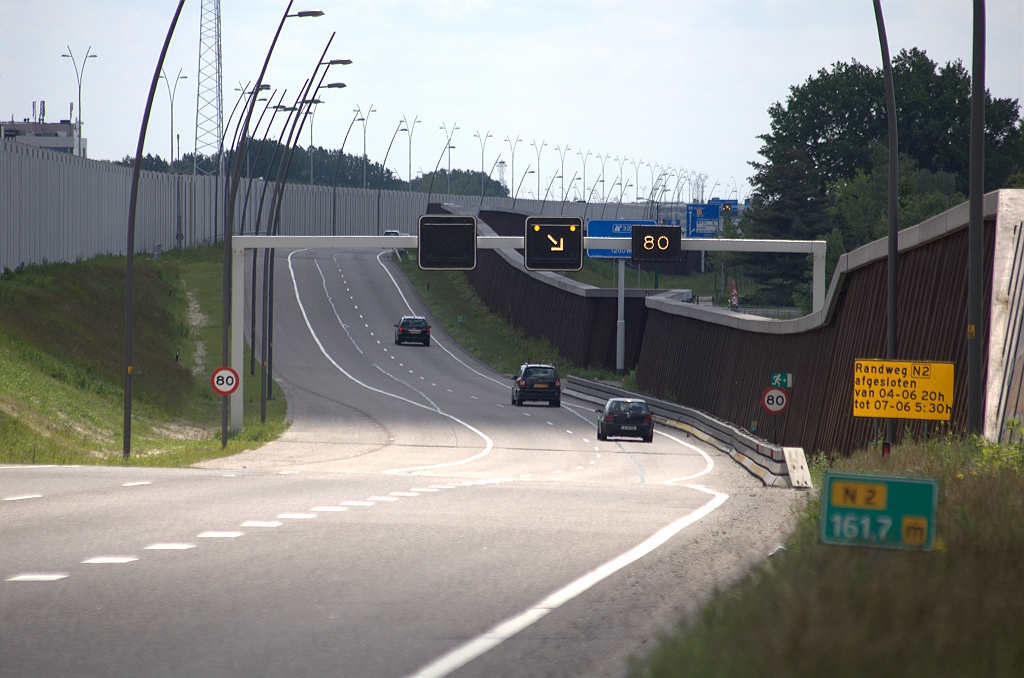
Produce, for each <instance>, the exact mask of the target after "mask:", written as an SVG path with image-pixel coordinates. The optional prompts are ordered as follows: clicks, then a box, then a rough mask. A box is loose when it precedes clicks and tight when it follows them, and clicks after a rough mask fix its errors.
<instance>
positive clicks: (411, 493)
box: [388, 490, 429, 497]
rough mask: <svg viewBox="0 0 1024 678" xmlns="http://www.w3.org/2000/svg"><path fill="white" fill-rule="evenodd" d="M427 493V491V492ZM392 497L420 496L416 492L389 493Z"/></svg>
mask: <svg viewBox="0 0 1024 678" xmlns="http://www.w3.org/2000/svg"><path fill="white" fill-rule="evenodd" d="M428 491H429V490H428ZM388 494H390V495H391V496H392V497H418V496H420V495H419V493H417V492H389V493H388Z"/></svg>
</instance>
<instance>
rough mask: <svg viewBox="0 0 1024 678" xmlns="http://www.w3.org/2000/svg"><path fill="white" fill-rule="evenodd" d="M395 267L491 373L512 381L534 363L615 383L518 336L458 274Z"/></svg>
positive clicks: (408, 264)
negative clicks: (509, 378) (522, 370)
mask: <svg viewBox="0 0 1024 678" xmlns="http://www.w3.org/2000/svg"><path fill="white" fill-rule="evenodd" d="M396 262H397V263H398V265H399V266H400V267H401V269H402V270H403V271H404V272H405V274H406V276H408V278H409V281H410V282H411V283H412V285H413V287H415V288H416V292H417V293H418V294H419V295H420V297H421V298H422V299H423V301H424V303H426V305H427V307H428V308H429V309H430V312H431V314H433V316H434V318H436V319H437V322H438V323H440V325H441V327H443V328H444V330H445V331H446V332H448V334H450V335H451V336H452V338H453V339H455V341H457V342H458V343H459V344H460V345H461V346H462V347H463V348H465V349H466V350H467V351H469V352H470V353H472V354H473V355H474V356H476V357H477V358H478V359H479V360H480V361H481V362H483V363H485V364H487V365H489V366H490V367H491V368H493V369H494V370H496V371H498V372H501V373H504V374H509V375H511V374H515V372H516V371H517V370H518V369H519V366H520V365H522V364H523V363H525V362H528V361H532V362H540V363H548V364H551V365H554V366H555V367H556V368H558V373H559V374H561V375H563V376H564V375H567V374H574V375H576V376H580V377H584V378H587V379H612V380H613V379H615V378H616V377H615V374H614V372H612V371H611V370H605V369H595V368H585V367H580V366H577V365H573V364H572V363H571V362H569V360H568V359H566V358H565V357H563V356H562V355H561V354H559V352H558V350H557V349H556V348H555V347H554V346H552V345H551V342H549V341H547V340H545V339H530V338H527V337H525V336H524V335H523V333H522V331H521V330H518V329H516V328H515V327H513V326H512V324H511V323H509V322H508V321H506V320H505V319H504V318H502V317H501V316H499V315H497V314H496V313H491V311H490V310H489V309H488V308H487V305H486V304H484V302H483V300H482V299H480V297H478V296H477V294H476V290H474V289H473V286H472V285H470V284H469V281H468V280H467V279H466V276H465V274H464V273H462V272H461V271H423V270H421V269H420V267H419V266H418V265H417V264H416V262H415V261H411V260H409V259H408V258H403V259H402V260H401V261H397V260H396ZM463 318H465V320H463Z"/></svg>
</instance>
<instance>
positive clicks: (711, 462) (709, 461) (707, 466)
mask: <svg viewBox="0 0 1024 678" xmlns="http://www.w3.org/2000/svg"><path fill="white" fill-rule="evenodd" d="M655 433H657V434H658V435H663V436H665V437H666V438H668V439H669V440H674V441H676V442H677V443H679V444H680V445H682V446H683V447H689V448H690V449H691V450H695V451H696V452H698V453H700V456H702V457H704V461H705V462H706V463H705V465H704V470H703V471H701V472H700V473H694V474H693V475H691V476H683V477H682V478H673V479H672V480H666V481H665V484H666V485H673V484H675V483H678V482H680V481H683V480H693V479H694V478H699V477H701V476H703V475H707V474H708V473H711V469H713V468H715V461H714V460H713V459H712V458H711V457H709V456H708V455H707V453H705V452H704V450H702V449H700V448H699V447H697V446H696V445H691V444H690V443H687V442H684V441H682V440H680V439H679V438H676V437H675V436H671V435H669V434H667V433H662V432H661V431H655Z"/></svg>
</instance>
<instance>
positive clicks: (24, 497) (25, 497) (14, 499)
mask: <svg viewBox="0 0 1024 678" xmlns="http://www.w3.org/2000/svg"><path fill="white" fill-rule="evenodd" d="M42 496H43V495H41V494H22V495H19V496H17V497H4V501H21V500H22V499H39V498H40V497H42Z"/></svg>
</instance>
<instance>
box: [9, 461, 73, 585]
mask: <svg viewBox="0 0 1024 678" xmlns="http://www.w3.org/2000/svg"><path fill="white" fill-rule="evenodd" d="M16 468H24V469H33V468H57V465H56V464H39V465H38V466H34V465H32V464H22V465H21V466H0V469H4V470H11V469H16ZM65 468H81V467H80V466H66V467H65ZM8 581H10V580H8Z"/></svg>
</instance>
